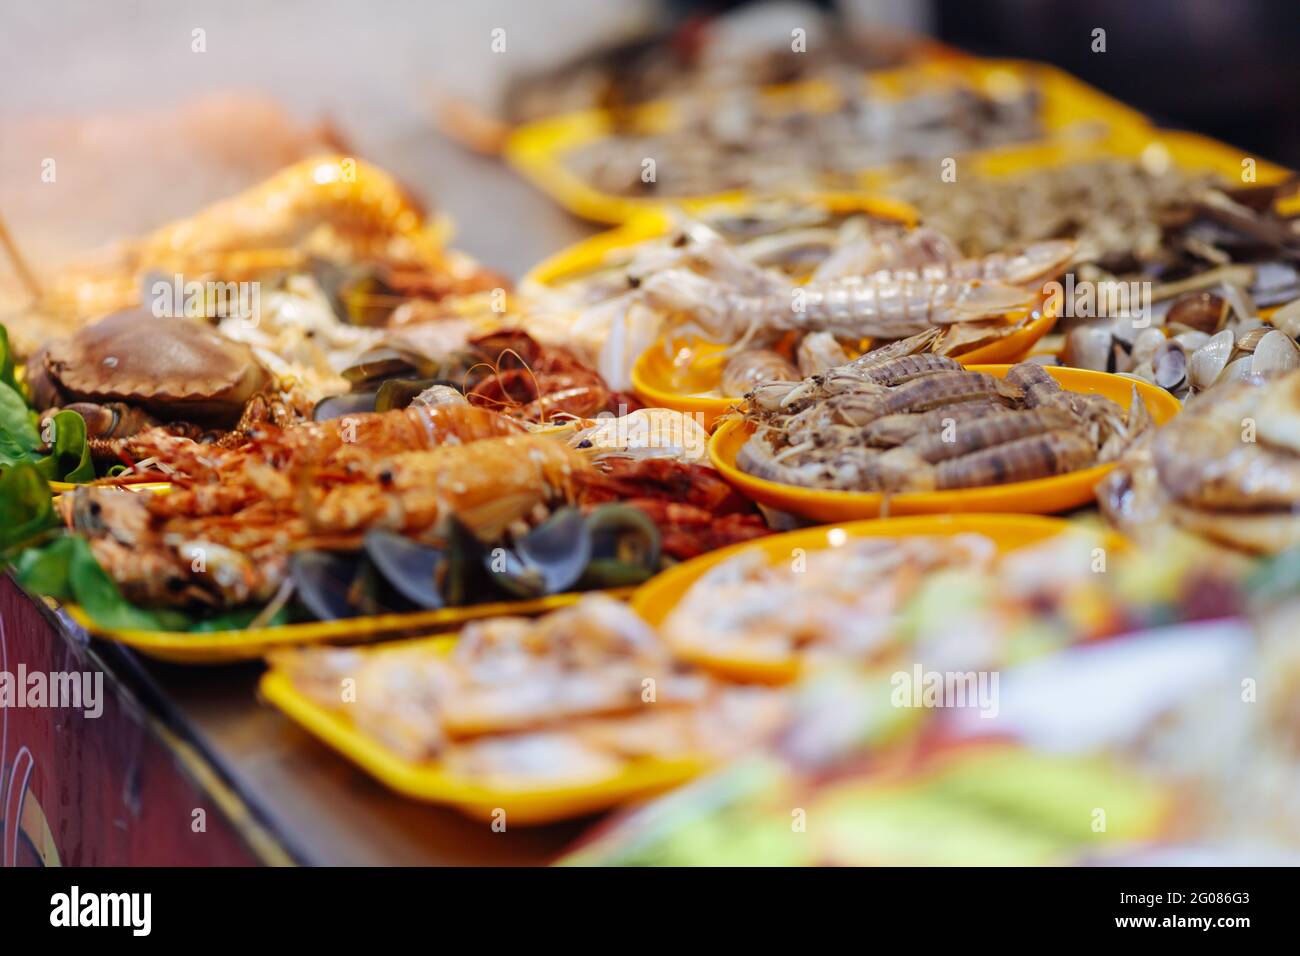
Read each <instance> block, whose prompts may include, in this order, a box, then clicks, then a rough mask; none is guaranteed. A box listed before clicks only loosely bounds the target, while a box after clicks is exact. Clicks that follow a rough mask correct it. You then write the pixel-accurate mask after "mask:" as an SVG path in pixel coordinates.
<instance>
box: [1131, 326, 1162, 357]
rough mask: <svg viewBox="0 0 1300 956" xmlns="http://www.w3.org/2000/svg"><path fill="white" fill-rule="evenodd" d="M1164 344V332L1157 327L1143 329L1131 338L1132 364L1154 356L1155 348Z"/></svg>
mask: <svg viewBox="0 0 1300 956" xmlns="http://www.w3.org/2000/svg"><path fill="white" fill-rule="evenodd" d="M1164 344H1165V334H1164V333H1163V332H1161V331H1160V330H1159V329H1143V330H1142V331H1141V332H1139V333H1138V336H1137V338H1135V339H1134V340H1133V353H1132V354H1133V364H1134V365H1141V364H1142V363H1144V362H1149V361H1151V359H1153V358H1155V354H1156V349H1158V348H1160V346H1162V345H1164Z"/></svg>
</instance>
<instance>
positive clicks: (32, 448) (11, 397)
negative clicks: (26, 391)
mask: <svg viewBox="0 0 1300 956" xmlns="http://www.w3.org/2000/svg"><path fill="white" fill-rule="evenodd" d="M36 422H37V419H36V413H35V412H33V411H32V410H31V409H30V408H28V407H27V402H26V401H24V400H23V397H22V395H20V394H19V393H18V390H17V389H16V388H14V387H12V386H11V385H8V384H7V383H2V382H0V468H9V467H12V466H13V465H16V464H18V463H19V462H31V461H35V460H36V459H37V458H38V457H39V454H38V453H37V451H36V450H37V449H38V448H40V447H41V432H40V429H39V428H37V425H36Z"/></svg>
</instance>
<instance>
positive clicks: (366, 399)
mask: <svg viewBox="0 0 1300 956" xmlns="http://www.w3.org/2000/svg"><path fill="white" fill-rule="evenodd" d="M376 397H377V396H376V394H375V393H374V392H348V393H347V394H345V395H331V396H330V397H329V398H323V399H321V400H320V401H319V402H317V403H316V407H315V408H313V409H312V412H311V417H312V421H317V422H323V421H328V420H329V419H331V418H342V417H344V416H345V415H359V414H362V413H364V412H373V411H374V410H375V399H376Z"/></svg>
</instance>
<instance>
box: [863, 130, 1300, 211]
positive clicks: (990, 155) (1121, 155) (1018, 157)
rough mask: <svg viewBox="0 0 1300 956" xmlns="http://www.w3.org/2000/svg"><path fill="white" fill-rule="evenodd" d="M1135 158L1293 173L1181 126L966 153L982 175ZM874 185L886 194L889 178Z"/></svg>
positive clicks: (1223, 172) (1155, 163)
mask: <svg viewBox="0 0 1300 956" xmlns="http://www.w3.org/2000/svg"><path fill="white" fill-rule="evenodd" d="M1108 157H1110V158H1115V159H1140V160H1143V161H1144V162H1145V163H1146V164H1148V165H1149V166H1150V167H1151V168H1152V169H1154V170H1159V169H1162V168H1164V167H1165V166H1166V165H1168V166H1173V167H1177V168H1179V169H1181V170H1183V171H1185V172H1192V173H1217V174H1219V175H1220V176H1222V177H1224V178H1225V179H1227V180H1229V181H1230V182H1233V183H1241V184H1242V185H1247V184H1246V183H1245V182H1244V181H1243V180H1242V179H1241V176H1242V172H1243V166H1242V161H1243V160H1245V159H1253V160H1255V167H1254V172H1255V181H1256V182H1257V183H1260V184H1265V185H1267V184H1272V183H1278V182H1281V181H1283V180H1285V179H1287V178H1289V177H1290V176H1291V175H1293V174H1292V172H1291V171H1290V170H1288V169H1286V168H1285V167H1282V166H1278V165H1277V164H1276V163H1270V162H1268V161H1267V160H1264V159H1260V158H1259V157H1257V156H1254V155H1252V154H1251V152H1250V151H1249V150H1245V149H1240V148H1238V147H1236V146H1229V145H1228V144H1227V143H1221V142H1219V141H1218V140H1215V139H1210V138H1209V137H1207V136H1200V135H1198V134H1196V133H1187V132H1182V131H1180V130H1161V129H1156V128H1154V127H1151V128H1132V129H1127V130H1125V131H1124V133H1123V135H1118V136H1112V137H1108V138H1106V139H1102V140H1077V141H1054V142H1042V143H1029V144H1024V145H1020V146H1006V147H1002V148H1000V149H994V150H986V151H982V152H978V153H971V154H969V156H968V158H967V162H968V163H969V165H970V168H971V169H972V170H973V171H974V172H975V173H976V174H978V175H981V176H1016V175H1021V174H1024V173H1032V172H1037V171H1039V170H1043V169H1052V168H1056V167H1059V166H1066V165H1069V164H1071V163H1079V162H1087V161H1090V160H1096V159H1105V158H1108ZM878 186H879V187H880V189H881V191H882V192H884V193H886V194H887V193H888V191H889V179H888V178H887V177H886V178H884V179H882V180H881V181H880V182H879V183H878Z"/></svg>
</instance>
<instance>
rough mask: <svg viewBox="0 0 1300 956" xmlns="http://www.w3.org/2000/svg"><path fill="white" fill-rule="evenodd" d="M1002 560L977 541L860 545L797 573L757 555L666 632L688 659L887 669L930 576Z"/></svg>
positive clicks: (717, 578) (727, 571) (715, 578)
mask: <svg viewBox="0 0 1300 956" xmlns="http://www.w3.org/2000/svg"><path fill="white" fill-rule="evenodd" d="M995 554H996V548H995V546H994V543H993V542H992V541H990V540H989V539H988V538H985V537H982V536H980V535H976V534H969V535H955V536H953V537H950V538H940V537H924V536H917V537H907V538H898V539H888V538H886V539H872V538H860V539H856V540H851V541H849V542H848V543H846V544H845V545H843V546H842V547H839V548H834V549H828V550H823V551H813V552H811V553H809V554H807V556H806V558H805V559H804V560H803V561H801V562H799V563H798V564H797V566H795V565H793V564H791V563H789V562H787V563H785V564H778V565H772V564H770V563H769V562H768V560H767V558H766V556H765V555H763V554H760V553H758V552H750V553H748V554H744V555H739V556H737V557H734V558H731V559H729V560H727V561H724V562H722V563H721V564H718V565H716V566H715V567H713V568H711V569H709V570H708V571H707V572H705V574H704V575H703V576H702V577H701V578H700V579H699V580H697V581H696V582H695V583H694V584H692V585H691V587H690V589H689V590H688V591H687V592H686V594H685V595H684V596H683V597H682V599H681V601H680V602H679V603H678V604H677V606H676V607H674V608H673V610H672V613H671V614H669V616H668V617H667V618H666V619H665V620H664V622H663V626H662V631H663V635H664V640H665V641H667V642H668V644H669V646H671V647H672V648H674V650H676V651H677V652H678V653H679V654H681V655H683V656H684V657H686V658H687V659H697V658H705V659H716V658H723V659H730V660H741V661H745V662H747V663H752V662H762V663H778V664H779V663H782V662H785V661H788V660H790V659H792V658H795V657H797V658H798V659H799V660H800V661H802V662H805V663H812V664H816V663H818V662H822V663H824V662H826V661H835V660H844V659H857V660H870V659H882V658H884V657H885V656H886V655H887V654H888V650H889V646H890V642H892V641H895V640H897V639H898V637H899V632H900V617H901V615H902V614H903V613H904V611H905V609H906V607H907V606H908V604H909V602H911V601H912V600H914V599H915V596H916V592H917V590H918V589H919V588H921V587H922V585H923V583H924V582H925V581H926V580H927V579H928V578H929V576H930V575H938V574H943V573H946V572H949V571H970V570H975V569H982V568H986V567H987V566H989V565H990V564H991V563H992V561H993V558H994V555H995Z"/></svg>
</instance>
